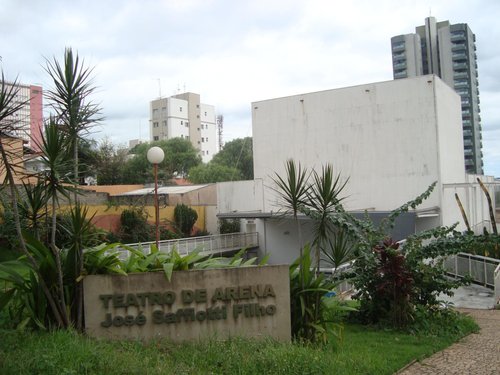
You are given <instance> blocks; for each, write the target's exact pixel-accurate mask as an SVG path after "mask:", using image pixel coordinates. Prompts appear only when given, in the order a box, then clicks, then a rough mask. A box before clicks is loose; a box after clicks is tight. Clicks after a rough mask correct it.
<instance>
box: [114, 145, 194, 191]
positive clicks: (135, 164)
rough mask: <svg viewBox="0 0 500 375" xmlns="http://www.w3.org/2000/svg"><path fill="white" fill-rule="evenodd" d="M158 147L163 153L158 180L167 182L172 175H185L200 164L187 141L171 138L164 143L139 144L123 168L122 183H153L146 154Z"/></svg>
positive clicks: (151, 169) (151, 171) (151, 170)
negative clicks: (152, 148)
mask: <svg viewBox="0 0 500 375" xmlns="http://www.w3.org/2000/svg"><path fill="white" fill-rule="evenodd" d="M153 146H158V147H160V148H161V149H162V150H163V152H164V153H165V158H164V159H163V162H161V163H160V164H159V165H158V178H159V179H160V180H169V179H171V178H172V177H173V176H174V173H177V174H179V175H185V174H187V173H189V170H190V169H191V168H192V167H194V166H197V165H199V164H200V163H201V158H200V157H199V156H198V152H197V151H196V149H195V148H194V147H193V145H192V144H191V142H189V141H188V140H187V139H182V138H172V139H169V140H166V141H157V142H151V143H141V144H139V145H137V146H136V147H135V148H134V149H133V150H131V152H133V154H134V156H133V157H132V158H131V159H130V160H129V161H127V163H126V165H125V168H124V182H125V183H129V184H135V183H140V184H143V183H145V182H153V181H154V177H153V168H152V167H151V164H150V163H149V162H148V159H147V157H146V154H147V152H148V150H149V149H150V148H151V147H153Z"/></svg>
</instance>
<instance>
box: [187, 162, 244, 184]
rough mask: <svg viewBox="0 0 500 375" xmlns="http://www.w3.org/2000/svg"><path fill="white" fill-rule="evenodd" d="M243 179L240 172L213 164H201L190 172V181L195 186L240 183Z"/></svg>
mask: <svg viewBox="0 0 500 375" xmlns="http://www.w3.org/2000/svg"><path fill="white" fill-rule="evenodd" d="M242 179H243V177H242V174H241V171H240V170H238V169H236V168H233V167H228V166H226V165H221V164H215V163H212V162H209V163H208V164H200V165H198V166H196V167H193V168H191V169H190V170H189V181H191V182H192V183H194V184H208V183H214V182H224V181H239V180H242Z"/></svg>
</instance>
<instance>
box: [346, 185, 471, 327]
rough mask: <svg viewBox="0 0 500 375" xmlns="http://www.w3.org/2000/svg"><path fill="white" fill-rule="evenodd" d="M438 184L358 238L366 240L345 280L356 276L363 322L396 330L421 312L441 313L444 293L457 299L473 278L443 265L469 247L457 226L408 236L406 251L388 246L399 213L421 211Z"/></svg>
mask: <svg viewBox="0 0 500 375" xmlns="http://www.w3.org/2000/svg"><path fill="white" fill-rule="evenodd" d="M434 186H435V183H434V184H432V185H431V186H430V187H429V188H428V189H427V190H426V191H425V192H424V193H423V194H421V195H420V196H418V197H417V198H416V199H415V200H413V201H409V202H407V203H405V204H404V205H402V206H401V207H399V208H398V209H396V210H394V211H393V212H392V213H391V214H390V215H389V217H388V218H387V220H384V221H383V222H382V223H381V225H380V226H379V227H378V228H376V227H375V226H374V225H373V224H370V223H369V222H365V224H364V225H363V226H362V227H361V228H362V230H361V231H360V232H359V235H360V236H364V238H365V239H364V240H363V241H361V242H360V244H361V246H358V247H357V249H356V262H354V265H353V270H352V272H350V273H349V274H346V275H344V276H345V277H347V278H349V277H351V283H352V284H353V286H354V288H355V289H356V291H357V292H356V295H355V296H354V298H356V299H358V300H359V301H360V302H361V307H360V312H359V314H358V317H359V318H360V319H361V320H362V321H363V322H366V323H381V324H389V325H391V326H396V327H405V326H408V325H410V323H411V322H412V323H411V325H413V324H418V322H417V321H416V319H417V318H418V316H417V315H416V313H415V311H417V309H418V308H420V307H422V308H426V309H428V310H429V311H439V306H440V305H441V301H440V300H439V299H438V296H439V295H440V294H441V293H444V294H447V295H452V294H453V289H455V288H457V287H458V286H460V285H464V284H467V283H468V282H469V280H468V278H464V279H462V280H450V279H449V278H447V277H446V272H445V270H444V267H443V263H444V259H445V258H446V256H449V255H452V254H456V253H457V252H459V251H463V248H464V245H465V243H464V241H463V238H462V236H461V235H460V234H458V233H457V232H455V231H454V226H452V227H439V228H434V229H431V230H427V231H424V232H421V233H418V234H414V235H412V236H409V237H408V238H407V239H406V241H405V243H404V247H403V249H402V252H401V251H399V249H398V245H397V244H394V243H392V242H387V241H386V242H384V239H383V236H385V235H386V230H388V229H390V228H392V227H393V226H394V222H395V220H396V218H397V217H398V215H400V214H401V213H403V212H407V211H408V210H409V209H410V208H415V207H417V206H418V204H420V203H421V202H422V201H423V200H424V199H426V198H427V197H428V196H429V195H430V193H431V192H432V190H433V189H434ZM381 292H383V293H382V294H381ZM391 293H392V294H391Z"/></svg>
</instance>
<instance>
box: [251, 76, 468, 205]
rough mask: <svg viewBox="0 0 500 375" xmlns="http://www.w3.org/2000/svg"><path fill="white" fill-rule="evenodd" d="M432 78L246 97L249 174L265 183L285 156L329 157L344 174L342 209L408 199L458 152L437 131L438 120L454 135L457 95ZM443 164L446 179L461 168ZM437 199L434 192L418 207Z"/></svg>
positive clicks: (314, 160) (316, 163)
mask: <svg viewBox="0 0 500 375" xmlns="http://www.w3.org/2000/svg"><path fill="white" fill-rule="evenodd" d="M435 81H439V78H437V77H434V76H423V77H416V78H410V79H400V80H395V81H388V82H381V83H374V84H367V85H361V86H354V87H348V88H343V89H336V90H328V91H322V92H316V93H310V94H303V95H296V96H291V97H285V98H279V99H271V100H266V101H260V102H255V103H253V104H252V115H253V145H254V174H255V177H256V178H262V179H264V180H265V182H266V183H267V184H270V182H269V181H270V179H269V176H271V175H273V174H274V172H275V171H277V172H278V173H280V174H283V173H284V162H285V161H286V160H287V159H288V158H293V159H295V160H296V161H300V162H301V163H302V164H303V165H305V166H307V167H308V168H312V167H315V168H317V169H319V168H320V167H321V165H322V164H325V163H328V162H329V163H332V164H333V166H334V169H335V171H336V172H338V173H340V174H341V176H343V178H349V182H348V184H347V187H346V190H345V195H346V196H347V197H348V198H347V199H346V200H345V206H346V208H347V209H349V210H360V209H361V210H363V209H375V210H380V211H389V210H392V209H394V208H396V207H398V206H399V205H401V204H402V203H404V202H406V201H408V200H410V199H413V198H415V197H416V196H417V195H419V194H421V193H422V192H423V191H425V190H426V188H427V187H428V186H429V185H430V184H431V183H432V182H434V181H439V180H440V173H441V172H442V170H443V164H445V163H446V162H447V161H448V160H460V159H463V151H462V150H460V147H459V146H456V147H451V146H449V145H448V144H447V143H446V141H445V139H443V140H441V141H439V140H438V138H437V137H438V126H443V127H444V129H445V130H443V131H453V129H455V130H454V132H455V133H456V134H452V135H450V136H451V139H458V138H459V137H460V133H458V132H461V121H460V115H459V114H460V103H459V100H458V96H457V95H456V94H455V93H454V92H453V91H452V90H446V89H445V85H444V84H443V83H442V82H439V83H437V84H434V82H435ZM457 113H458V115H457ZM440 142H441V143H440ZM444 146H447V148H446V155H445V156H443V160H442V161H440V158H439V152H440V151H439V148H440V147H444ZM446 168H447V172H446V175H447V176H450V177H449V178H452V176H457V175H459V174H461V175H462V176H463V175H464V173H463V170H464V166H463V161H462V162H461V163H457V164H453V165H451V164H450V165H446ZM447 178H448V177H447ZM438 191H439V189H438ZM439 202H440V201H439V193H433V194H432V196H431V197H430V199H428V200H427V201H426V202H424V204H423V205H422V208H427V207H433V206H439Z"/></svg>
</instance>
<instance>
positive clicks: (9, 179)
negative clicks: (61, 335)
mask: <svg viewBox="0 0 500 375" xmlns="http://www.w3.org/2000/svg"><path fill="white" fill-rule="evenodd" d="M1 76H2V79H1V81H0V156H1V160H2V167H3V169H4V171H5V176H6V178H5V181H4V184H8V185H9V188H10V204H11V206H12V212H13V216H14V224H15V227H16V232H17V235H18V238H19V244H20V248H21V252H22V253H23V254H24V255H25V256H26V258H27V259H28V261H29V262H30V264H31V266H32V268H33V270H34V271H35V272H36V273H37V274H38V277H39V283H40V286H41V287H42V290H43V293H44V295H45V297H46V298H47V302H48V303H49V306H50V308H51V310H52V312H53V314H54V317H55V319H56V321H57V324H58V325H59V326H65V325H66V324H67V322H65V320H64V318H63V316H62V315H61V311H60V309H59V306H58V305H57V303H56V301H55V299H54V298H53V296H52V294H51V292H50V290H49V288H48V286H47V284H46V282H45V280H44V279H43V275H42V273H41V270H40V266H39V264H38V262H37V260H36V259H35V258H34V257H33V255H32V254H31V253H30V251H28V248H27V246H26V242H25V240H24V236H23V233H22V228H21V219H20V214H19V209H18V196H19V192H18V190H17V187H16V183H15V180H14V174H15V171H16V170H19V168H20V167H22V166H19V165H17V163H15V162H14V163H13V162H12V161H13V160H15V155H13V154H12V151H10V150H9V147H5V146H6V144H5V141H4V139H5V138H4V137H10V136H11V135H13V134H18V133H19V132H20V131H22V128H21V124H20V123H19V122H18V121H13V120H11V118H12V116H13V115H14V114H16V113H17V112H18V111H19V110H20V109H21V108H22V107H23V106H24V105H26V104H27V101H19V100H18V99H17V97H18V93H19V86H18V83H17V80H14V82H13V83H12V84H9V85H8V84H7V83H6V81H5V77H4V74H3V72H2V74H1Z"/></svg>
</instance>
